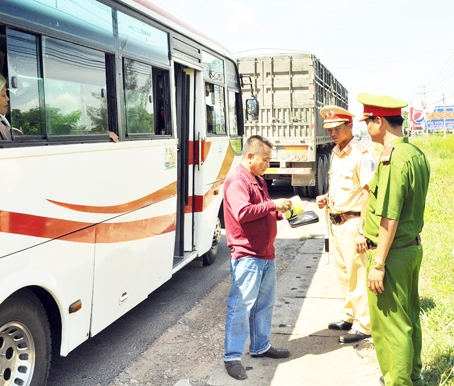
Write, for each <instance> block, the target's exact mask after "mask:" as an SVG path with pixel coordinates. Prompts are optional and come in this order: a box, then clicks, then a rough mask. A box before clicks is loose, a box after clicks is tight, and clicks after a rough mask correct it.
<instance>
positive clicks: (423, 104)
mask: <svg viewBox="0 0 454 386" xmlns="http://www.w3.org/2000/svg"><path fill="white" fill-rule="evenodd" d="M418 87H422V89H423V92H422V93H423V95H424V100H421V104H422V111H423V114H424V130H423V133H424V132H425V134H426V137H427V136H428V135H429V127H428V125H427V119H426V118H427V116H426V86H418Z"/></svg>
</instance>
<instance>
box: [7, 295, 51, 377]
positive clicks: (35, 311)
mask: <svg viewBox="0 0 454 386" xmlns="http://www.w3.org/2000/svg"><path fill="white" fill-rule="evenodd" d="M50 359H51V337H50V328H49V322H48V319H47V315H46V311H45V310H44V307H43V305H42V304H41V302H40V301H39V299H38V298H37V297H36V296H35V295H34V294H33V292H31V291H29V290H22V291H20V292H17V293H15V294H13V295H12V296H10V297H9V298H8V299H6V300H5V301H4V302H3V304H2V305H1V306H0V373H1V374H2V380H1V381H0V383H1V384H2V385H3V384H5V385H29V386H43V385H45V384H46V383H47V377H48V374H49V368H50Z"/></svg>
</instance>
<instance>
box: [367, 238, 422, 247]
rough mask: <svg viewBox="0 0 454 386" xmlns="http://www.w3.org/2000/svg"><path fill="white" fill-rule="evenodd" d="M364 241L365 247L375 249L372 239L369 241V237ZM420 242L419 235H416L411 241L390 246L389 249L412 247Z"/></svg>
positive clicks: (375, 245)
mask: <svg viewBox="0 0 454 386" xmlns="http://www.w3.org/2000/svg"><path fill="white" fill-rule="evenodd" d="M366 243H367V248H368V249H377V244H374V243H373V242H372V241H370V240H369V239H366ZM419 244H421V236H419V235H418V236H416V238H415V239H413V240H412V241H410V242H409V243H407V244H404V245H400V246H398V247H391V249H402V248H408V247H412V246H414V245H419Z"/></svg>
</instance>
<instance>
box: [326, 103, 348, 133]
mask: <svg viewBox="0 0 454 386" xmlns="http://www.w3.org/2000/svg"><path fill="white" fill-rule="evenodd" d="M320 115H321V116H322V117H323V119H324V120H325V121H324V123H323V127H324V128H325V129H332V128H333V127H337V126H340V125H342V124H344V123H345V122H353V117H354V115H353V114H352V113H350V112H348V111H347V110H345V109H343V108H342V107H338V106H325V107H323V108H322V109H321V110H320Z"/></svg>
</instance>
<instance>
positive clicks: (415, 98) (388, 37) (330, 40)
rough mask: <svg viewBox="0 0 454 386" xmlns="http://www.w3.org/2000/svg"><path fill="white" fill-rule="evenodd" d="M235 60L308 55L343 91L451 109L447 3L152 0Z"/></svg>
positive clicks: (353, 103) (352, 103)
mask: <svg viewBox="0 0 454 386" xmlns="http://www.w3.org/2000/svg"><path fill="white" fill-rule="evenodd" d="M157 2H158V3H160V4H161V5H163V6H164V7H165V8H167V9H168V10H170V11H172V12H174V13H176V14H177V15H179V16H180V17H182V18H183V19H185V20H186V21H187V22H189V23H190V24H192V25H193V26H194V27H196V28H197V29H199V30H200V31H202V32H204V33H205V34H207V35H209V36H211V37H212V38H213V39H214V40H217V41H218V42H220V43H222V44H223V45H224V46H226V47H227V48H228V49H230V51H231V52H232V53H233V54H234V55H235V56H236V57H240V56H242V55H244V53H245V52H249V51H251V50H259V49H261V50H262V51H261V52H263V49H264V50H265V51H266V50H271V49H279V50H283V51H287V52H290V51H292V52H293V51H296V52H298V51H302V52H311V53H312V54H314V55H316V56H317V57H318V58H319V59H320V61H321V63H322V64H323V65H324V66H325V67H326V68H327V69H328V70H329V71H331V73H332V74H333V75H334V77H335V78H336V79H337V80H338V81H339V82H340V83H341V84H342V85H343V86H344V87H345V88H346V89H347V90H348V93H349V110H350V111H351V112H352V113H353V114H355V115H356V116H361V113H362V105H361V104H360V103H359V102H357V100H356V96H357V95H358V94H359V93H360V92H370V93H372V94H378V95H383V94H384V95H391V96H393V97H396V98H399V99H403V100H405V101H407V102H408V103H409V106H413V107H415V108H417V109H420V108H422V107H423V105H425V106H427V109H428V110H431V109H433V107H435V106H443V98H444V104H445V105H446V106H448V105H454V2H453V1H450V0H431V1H422V0H381V1H369V0H247V1H243V0H157Z"/></svg>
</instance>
